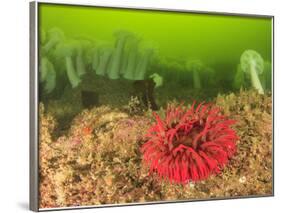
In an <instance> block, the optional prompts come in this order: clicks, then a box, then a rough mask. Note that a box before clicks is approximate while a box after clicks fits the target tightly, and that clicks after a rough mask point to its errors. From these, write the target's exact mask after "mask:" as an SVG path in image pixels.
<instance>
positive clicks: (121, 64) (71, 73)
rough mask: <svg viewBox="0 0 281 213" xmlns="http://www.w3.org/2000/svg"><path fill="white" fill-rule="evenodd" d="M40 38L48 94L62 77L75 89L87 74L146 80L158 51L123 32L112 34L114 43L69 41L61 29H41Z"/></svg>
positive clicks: (77, 39) (92, 40) (132, 35)
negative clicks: (152, 60) (150, 65)
mask: <svg viewBox="0 0 281 213" xmlns="http://www.w3.org/2000/svg"><path fill="white" fill-rule="evenodd" d="M40 35H41V37H40V61H39V67H40V69H39V71H40V80H41V81H40V82H41V83H42V84H44V91H45V92H46V93H51V92H52V91H53V90H54V89H55V88H56V83H57V81H58V79H57V78H58V77H59V76H63V77H64V76H65V77H66V79H67V80H68V82H69V83H70V85H71V87H72V88H76V87H77V86H79V85H80V83H81V81H82V77H83V76H84V75H85V74H86V73H87V72H94V73H95V74H97V75H101V76H106V77H107V78H109V79H119V78H124V79H127V80H144V79H146V78H148V77H149V76H148V75H147V70H148V67H149V64H150V61H151V59H152V58H153V54H154V52H155V49H156V48H155V45H151V44H150V43H148V42H146V41H142V39H140V38H139V37H137V36H136V35H135V34H133V33H130V32H127V31H122V30H120V31H117V32H115V33H114V34H113V35H114V39H115V40H114V42H108V41H97V40H95V39H92V38H67V37H66V36H65V35H64V33H63V31H62V30H60V29H59V28H52V29H50V30H49V31H47V32H45V31H44V30H42V31H41V33H40ZM65 77H64V78H65ZM152 78H153V79H154V78H155V77H154V76H153V77H152ZM157 80H158V84H159V78H158V79H157Z"/></svg>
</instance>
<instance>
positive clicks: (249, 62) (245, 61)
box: [240, 50, 264, 94]
mask: <svg viewBox="0 0 281 213" xmlns="http://www.w3.org/2000/svg"><path fill="white" fill-rule="evenodd" d="M240 64H241V69H242V70H243V71H244V72H245V73H247V74H249V75H250V78H251V83H252V87H253V88H255V89H256V90H257V91H258V93H259V94H264V89H263V88H262V85H261V82H260V79H259V74H262V72H263V69H264V61H263V58H262V57H261V55H260V54H259V53H258V52H256V51H255V50H246V51H245V52H243V54H242V55H241V58H240Z"/></svg>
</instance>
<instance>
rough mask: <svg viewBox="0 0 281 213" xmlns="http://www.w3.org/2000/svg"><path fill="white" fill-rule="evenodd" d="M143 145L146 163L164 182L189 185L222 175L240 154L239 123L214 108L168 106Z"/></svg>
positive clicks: (157, 118) (156, 120)
mask: <svg viewBox="0 0 281 213" xmlns="http://www.w3.org/2000/svg"><path fill="white" fill-rule="evenodd" d="M154 116H155V123H154V124H153V125H152V126H151V127H150V128H149V129H148V132H147V134H146V138H147V141H146V142H145V143H144V144H143V145H142V147H141V152H142V153H143V161H144V162H145V164H146V165H147V166H148V167H149V168H150V172H156V173H157V174H158V176H159V177H160V178H164V179H167V180H169V181H170V182H173V183H181V184H186V183H189V182H190V181H199V180H204V179H206V178H208V177H209V176H210V175H212V174H218V173H220V172H221V170H222V168H223V167H224V166H225V165H227V163H228V162H229V160H230V158H231V157H232V156H233V155H234V154H235V152H236V141H237V139H238V136H237V134H236V132H235V130H234V129H233V128H232V127H231V126H232V125H233V124H234V123H235V121H234V120H231V119H228V118H227V117H225V116H224V115H222V114H221V113H220V109H219V108H218V107H215V106H212V105H211V104H203V103H201V104H199V105H198V106H197V107H195V103H194V104H193V105H192V106H191V107H190V108H187V107H184V106H182V105H180V106H172V105H170V106H168V108H167V110H166V115H165V118H163V119H162V118H160V116H159V115H157V114H156V113H155V114H154Z"/></svg>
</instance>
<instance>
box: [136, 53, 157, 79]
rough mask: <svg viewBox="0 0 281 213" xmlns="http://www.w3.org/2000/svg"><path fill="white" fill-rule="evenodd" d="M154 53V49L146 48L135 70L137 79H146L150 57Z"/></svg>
mask: <svg viewBox="0 0 281 213" xmlns="http://www.w3.org/2000/svg"><path fill="white" fill-rule="evenodd" d="M152 54H153V50H152V49H146V50H144V52H143V54H142V55H141V56H140V57H139V60H138V64H137V67H136V71H135V77H134V79H135V80H143V79H145V74H146V70H147V68H148V64H149V59H150V57H151V55H152Z"/></svg>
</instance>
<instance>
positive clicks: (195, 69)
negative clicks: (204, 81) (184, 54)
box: [186, 60, 204, 89]
mask: <svg viewBox="0 0 281 213" xmlns="http://www.w3.org/2000/svg"><path fill="white" fill-rule="evenodd" d="M203 67H204V66H203V63H202V62H201V61H200V60H190V61H187V62H186V69H187V70H189V71H192V76H193V85H194V88H195V89H201V79H200V74H199V73H200V72H201V70H202V69H203Z"/></svg>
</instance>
